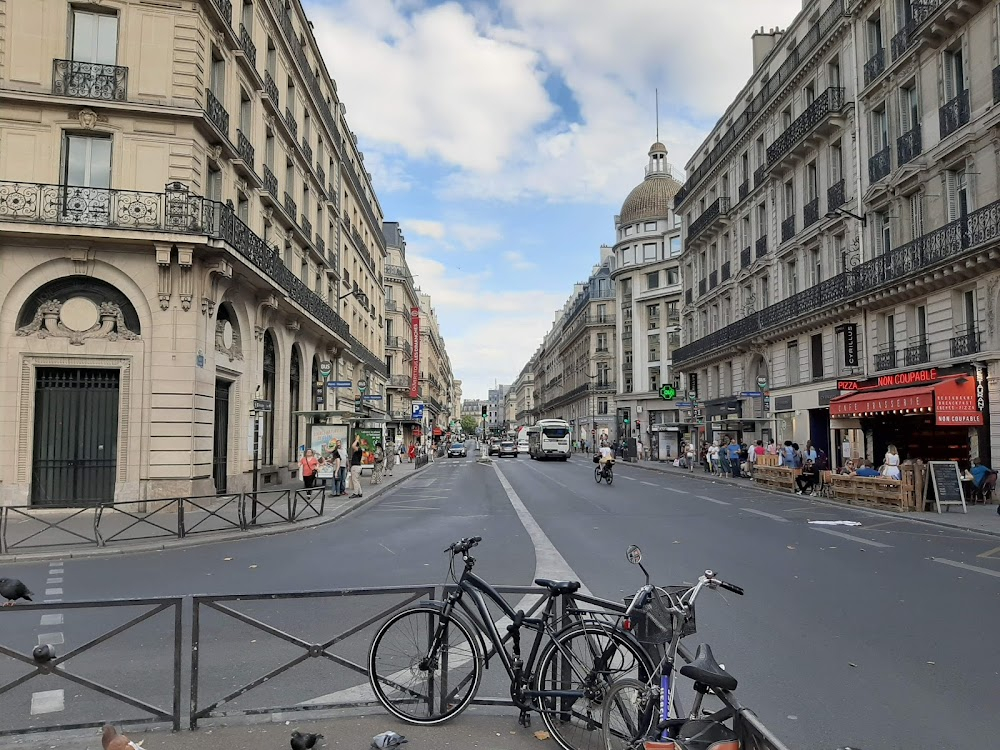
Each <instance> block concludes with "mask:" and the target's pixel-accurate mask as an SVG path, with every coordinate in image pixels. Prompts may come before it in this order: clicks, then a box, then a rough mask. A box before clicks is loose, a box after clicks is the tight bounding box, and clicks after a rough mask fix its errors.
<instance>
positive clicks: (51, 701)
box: [31, 690, 66, 716]
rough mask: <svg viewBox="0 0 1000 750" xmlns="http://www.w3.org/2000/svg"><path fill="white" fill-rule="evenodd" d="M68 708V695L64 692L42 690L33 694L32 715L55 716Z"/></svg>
mask: <svg viewBox="0 0 1000 750" xmlns="http://www.w3.org/2000/svg"><path fill="white" fill-rule="evenodd" d="M65 707H66V693H65V691H63V690H40V691H38V692H37V693H32V694H31V714H32V716H37V715H39V714H53V713H56V712H58V711H62V710H63V709H64V708H65Z"/></svg>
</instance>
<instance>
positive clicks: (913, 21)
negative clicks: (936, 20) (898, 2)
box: [892, 0, 942, 62]
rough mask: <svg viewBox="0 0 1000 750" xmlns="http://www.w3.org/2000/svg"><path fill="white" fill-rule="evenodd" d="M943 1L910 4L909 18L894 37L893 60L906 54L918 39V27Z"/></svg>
mask: <svg viewBox="0 0 1000 750" xmlns="http://www.w3.org/2000/svg"><path fill="white" fill-rule="evenodd" d="M941 2H942V0H922V2H919V3H916V2H915V3H911V4H910V14H911V15H910V17H909V19H907V21H906V23H904V24H903V28H902V29H900V31H899V33H898V34H896V36H894V37H893V38H892V60H893V62H895V61H896V60H898V59H899V58H901V57H902V56H903V55H904V54H906V51H907V50H908V49H909V48H910V47H911V46H912V45H913V43H914V42H915V41H916V40H917V29H918V28H919V27H920V25H921V24H922V23H923V22H924V21H926V20H927V19H928V18H929V17H930V16H931V14H932V13H933V12H934V11H936V10H937V9H938V6H939V5H941Z"/></svg>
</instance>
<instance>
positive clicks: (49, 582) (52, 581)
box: [45, 578, 63, 585]
mask: <svg viewBox="0 0 1000 750" xmlns="http://www.w3.org/2000/svg"><path fill="white" fill-rule="evenodd" d="M62 582H63V579H62V578H47V579H46V580H45V584H46V585H49V584H53V583H62Z"/></svg>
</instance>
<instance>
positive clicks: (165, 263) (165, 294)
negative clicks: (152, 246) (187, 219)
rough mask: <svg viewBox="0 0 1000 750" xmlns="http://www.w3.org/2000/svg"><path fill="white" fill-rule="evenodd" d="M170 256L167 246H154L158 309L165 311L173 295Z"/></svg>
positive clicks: (170, 251)
mask: <svg viewBox="0 0 1000 750" xmlns="http://www.w3.org/2000/svg"><path fill="white" fill-rule="evenodd" d="M171 254H172V250H171V247H170V246H169V245H157V246H156V267H157V270H156V273H157V277H156V279H157V289H156V292H157V295H158V296H159V298H160V309H161V310H167V309H168V308H169V307H170V296H171V294H173V289H172V283H171V282H172V274H171V272H170V257H171Z"/></svg>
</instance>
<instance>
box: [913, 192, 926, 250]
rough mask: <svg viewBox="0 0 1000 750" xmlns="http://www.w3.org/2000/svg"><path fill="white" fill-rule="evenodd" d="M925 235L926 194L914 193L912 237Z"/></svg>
mask: <svg viewBox="0 0 1000 750" xmlns="http://www.w3.org/2000/svg"><path fill="white" fill-rule="evenodd" d="M923 235H924V196H923V193H914V194H913V195H911V196H910V237H911V238H912V239H917V237H923Z"/></svg>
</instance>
